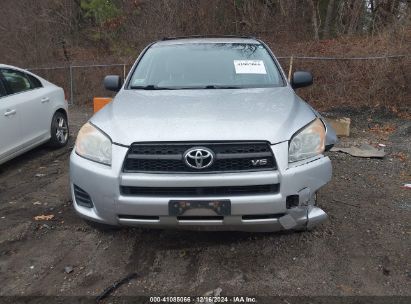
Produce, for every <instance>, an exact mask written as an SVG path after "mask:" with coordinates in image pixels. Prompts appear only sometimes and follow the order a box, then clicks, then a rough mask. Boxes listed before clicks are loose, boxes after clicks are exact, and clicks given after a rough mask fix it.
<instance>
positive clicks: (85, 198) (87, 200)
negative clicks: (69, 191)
mask: <svg viewBox="0 0 411 304" xmlns="http://www.w3.org/2000/svg"><path fill="white" fill-rule="evenodd" d="M73 188H74V197H75V198H76V203H77V204H78V205H80V206H83V207H87V208H93V202H92V200H91V197H90V195H88V193H87V192H86V191H84V190H83V189H81V188H80V187H78V186H76V185H74V187H73Z"/></svg>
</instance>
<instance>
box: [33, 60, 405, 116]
mask: <svg viewBox="0 0 411 304" xmlns="http://www.w3.org/2000/svg"><path fill="white" fill-rule="evenodd" d="M277 58H278V59H279V61H280V64H281V65H282V67H283V69H284V71H285V72H286V74H287V75H290V73H289V72H290V70H292V71H296V70H307V71H310V72H312V73H313V75H314V85H313V86H311V87H308V88H304V89H301V90H299V95H301V96H302V97H303V98H304V99H306V100H307V101H309V102H310V103H311V104H313V105H314V106H316V107H319V108H320V109H329V108H332V107H335V106H343V107H344V106H345V107H353V108H359V107H361V106H366V107H378V106H385V107H399V108H405V109H407V108H410V102H411V95H410V88H409V85H408V84H409V82H410V80H411V79H409V78H410V70H411V65H410V60H409V56H408V55H387V56H374V57H310V56H286V57H277ZM130 68H131V64H126V63H121V64H92V65H69V66H58V67H44V68H29V69H28V70H29V71H32V72H34V73H36V74H38V75H40V76H42V77H43V78H45V79H47V80H49V81H50V82H52V83H55V84H56V85H58V86H61V87H62V88H64V90H65V92H66V98H67V100H69V102H70V104H75V105H86V106H89V105H91V104H92V100H93V98H94V97H112V96H113V95H114V93H113V92H109V91H107V90H105V89H104V87H103V79H104V76H106V75H111V74H115V75H121V76H123V79H124V78H125V77H126V75H127V73H128V71H129V69H130Z"/></svg>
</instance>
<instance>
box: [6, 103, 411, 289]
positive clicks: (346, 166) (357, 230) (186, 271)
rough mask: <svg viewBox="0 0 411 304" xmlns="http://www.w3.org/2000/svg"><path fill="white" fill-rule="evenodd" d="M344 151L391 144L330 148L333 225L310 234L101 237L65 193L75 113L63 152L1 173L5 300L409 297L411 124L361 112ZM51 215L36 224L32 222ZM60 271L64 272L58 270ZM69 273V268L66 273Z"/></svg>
mask: <svg viewBox="0 0 411 304" xmlns="http://www.w3.org/2000/svg"><path fill="white" fill-rule="evenodd" d="M334 114H339V115H349V116H350V117H351V118H352V131H353V134H352V136H351V137H349V138H345V139H342V140H341V142H340V143H339V145H340V146H350V145H352V144H355V145H359V144H361V143H369V144H373V145H377V144H378V143H383V144H385V145H386V148H385V150H386V152H387V156H386V157H385V158H384V159H382V160H381V159H361V158H354V157H351V156H349V155H347V154H343V153H337V152H332V153H331V152H330V153H329V156H330V157H331V159H332V161H333V168H334V172H333V180H332V182H330V183H329V184H328V185H327V186H326V187H325V188H323V189H322V190H321V191H320V193H319V204H320V206H321V207H322V208H323V209H324V210H325V211H326V212H327V213H328V214H329V217H330V220H329V221H328V222H327V223H326V224H324V225H322V226H320V227H318V228H317V229H316V230H314V231H312V232H302V233H288V232H287V233H285V232H284V233H264V234H251V233H235V232H224V233H218V232H189V231H161V230H140V229H137V228H124V229H121V230H118V231H106V232H103V231H99V230H96V229H95V228H92V227H90V226H89V225H87V224H86V223H85V222H83V220H81V219H80V218H79V217H77V216H76V214H75V212H74V210H73V208H72V205H71V198H70V195H69V190H68V158H69V153H70V151H71V149H72V147H73V142H74V135H75V133H76V132H77V131H78V129H79V127H80V126H81V125H82V123H84V122H85V121H86V120H87V118H88V117H89V116H90V113H89V112H88V111H84V109H78V108H72V109H71V118H70V120H71V128H72V134H73V135H72V138H71V141H70V144H69V145H68V147H67V148H65V149H61V150H57V151H52V150H50V149H48V148H47V147H39V148H37V149H35V150H33V151H31V152H28V153H26V154H25V155H23V156H20V157H18V158H17V159H14V160H12V161H10V162H8V163H6V164H4V165H2V166H0V282H2V284H1V287H0V295H93V296H95V295H98V294H100V293H101V292H102V291H103V290H104V289H105V288H106V287H107V286H109V285H111V284H112V283H113V282H115V281H117V280H119V279H121V278H123V277H125V276H126V275H128V274H129V273H131V272H137V273H138V274H139V278H137V279H134V280H132V281H130V283H128V284H125V285H123V286H121V287H120V288H118V289H117V290H116V291H115V293H114V294H115V295H178V296H181V295H194V294H195V295H202V294H204V293H206V292H207V291H209V290H213V289H216V288H221V289H222V291H221V295H259V296H264V295H309V296H311V295H334V296H340V295H406V296H411V284H410V283H411V265H410V258H409V257H410V233H411V229H410V212H411V190H407V189H404V188H402V187H401V186H402V185H403V184H404V183H406V182H408V183H409V182H411V176H410V172H411V166H410V164H411V161H410V159H411V155H410V151H411V139H410V138H411V136H410V135H411V122H410V121H409V120H405V119H400V118H395V117H390V116H382V115H376V114H371V113H367V112H361V113H347V112H341V111H340V112H338V111H337V112H336V113H334ZM38 215H54V217H53V218H52V219H51V220H48V221H46V220H44V221H36V220H34V217H35V216H38ZM65 267H68V268H66V269H65ZM71 267H72V268H71Z"/></svg>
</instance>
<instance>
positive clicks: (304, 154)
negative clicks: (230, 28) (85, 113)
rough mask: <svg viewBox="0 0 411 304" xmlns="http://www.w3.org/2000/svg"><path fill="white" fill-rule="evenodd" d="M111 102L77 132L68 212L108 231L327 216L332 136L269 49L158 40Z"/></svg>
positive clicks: (239, 226) (302, 222) (298, 221)
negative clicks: (322, 201) (319, 196)
mask: <svg viewBox="0 0 411 304" xmlns="http://www.w3.org/2000/svg"><path fill="white" fill-rule="evenodd" d="M104 82H105V86H106V88H107V89H109V90H113V91H118V93H117V95H116V97H115V98H114V100H113V102H112V103H110V104H109V105H107V106H106V107H105V108H103V109H102V110H101V111H99V112H98V113H96V114H95V115H94V116H93V117H92V118H91V119H90V121H89V122H88V123H86V124H85V125H84V126H83V127H82V128H81V130H80V132H79V134H78V137H77V141H76V146H75V148H74V150H73V152H72V154H71V159H70V177H71V192H72V197H73V204H74V207H75V209H76V211H77V212H78V214H79V215H81V216H82V217H84V218H86V219H88V220H91V221H94V222H100V223H103V224H108V225H116V226H117V225H138V226H146V227H153V228H154V227H156V228H157V227H158V228H186V229H210V230H243V231H276V230H282V229H295V230H302V229H310V228H312V227H314V226H315V225H317V224H319V223H321V222H323V221H324V220H325V219H326V218H327V215H326V214H325V212H324V211H323V210H321V209H320V208H319V207H317V206H316V193H317V191H318V190H319V189H320V188H321V187H322V186H324V185H325V184H326V183H327V182H328V181H330V178H331V162H330V159H329V158H328V157H326V156H324V155H323V152H324V151H325V150H326V149H327V148H329V147H331V146H332V145H333V144H334V143H335V141H336V136H335V133H334V131H333V130H332V129H331V128H330V127H329V126H328V125H327V124H326V123H325V121H324V120H323V118H322V117H321V116H320V115H319V114H318V113H317V112H316V111H315V110H313V109H312V108H311V107H310V106H309V105H308V104H307V103H305V102H304V101H303V100H301V99H300V98H299V97H298V96H297V95H296V94H295V92H294V89H296V88H298V87H303V86H307V85H310V84H311V83H312V76H311V74H310V73H308V72H295V73H294V74H293V79H292V81H291V82H290V83H289V82H288V81H287V79H286V77H285V75H284V72H283V70H282V69H281V67H280V65H279V63H278V61H277V60H276V58H275V56H274V55H273V53H272V52H271V51H270V49H269V48H268V47H267V46H266V45H265V44H264V43H263V42H262V41H260V40H257V39H254V38H247V37H229V38H228V37H220V38H199V37H196V38H190V37H185V38H184V37H183V38H166V39H163V40H161V41H158V42H155V43H152V44H150V45H149V46H148V47H147V48H146V49H144V51H143V52H142V54H141V55H140V56H139V57H138V59H137V61H136V62H135V64H134V65H133V67H132V69H131V71H130V73H129V75H128V77H127V79H126V80H125V82H124V84H122V81H121V79H120V77H119V76H107V77H106V78H105V80H104Z"/></svg>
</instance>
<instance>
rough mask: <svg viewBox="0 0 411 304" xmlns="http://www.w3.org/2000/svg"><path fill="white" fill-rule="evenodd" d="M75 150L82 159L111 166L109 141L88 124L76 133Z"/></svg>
mask: <svg viewBox="0 0 411 304" xmlns="http://www.w3.org/2000/svg"><path fill="white" fill-rule="evenodd" d="M75 149H76V153H77V154H78V155H80V156H82V157H84V158H87V159H89V160H92V161H95V162H99V163H102V164H105V165H111V139H110V138H109V137H108V136H107V135H106V134H104V133H103V132H101V131H100V130H99V129H97V128H96V127H94V126H93V125H92V124H90V123H86V124H85V125H84V126H82V127H81V129H80V131H79V132H78V135H77V140H76V148H75Z"/></svg>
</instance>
